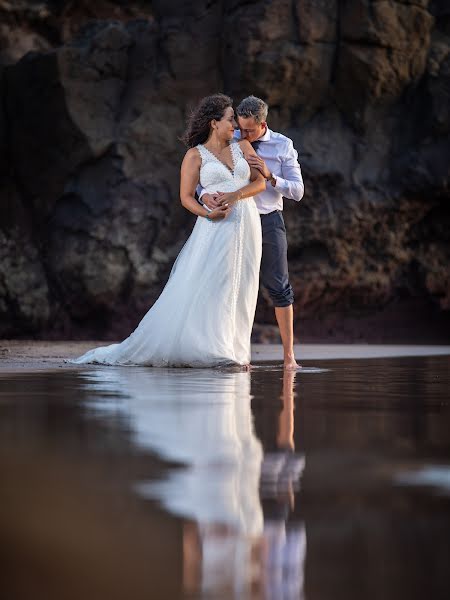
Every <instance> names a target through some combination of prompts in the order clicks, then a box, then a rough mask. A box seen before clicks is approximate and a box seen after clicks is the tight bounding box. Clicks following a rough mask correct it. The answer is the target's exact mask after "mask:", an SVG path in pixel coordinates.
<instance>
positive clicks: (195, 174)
mask: <svg viewBox="0 0 450 600" xmlns="http://www.w3.org/2000/svg"><path fill="white" fill-rule="evenodd" d="M201 164H202V161H201V158H200V154H199V153H198V151H197V150H196V149H195V148H190V149H189V150H188V151H187V152H186V154H185V156H184V159H183V162H182V163H181V176H180V200H181V204H182V205H183V206H184V208H186V209H187V210H189V211H190V212H191V213H193V214H194V215H198V216H199V217H206V216H208V217H209V218H210V219H223V218H225V217H226V215H227V211H228V206H226V205H225V204H226V203H224V205H222V206H219V207H218V208H215V209H214V210H212V211H208V210H206V208H204V207H203V206H202V205H201V204H199V203H198V202H197V200H196V199H195V190H196V188H197V185H198V181H199V176H200V167H201Z"/></svg>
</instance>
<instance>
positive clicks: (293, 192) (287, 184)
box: [275, 140, 305, 202]
mask: <svg viewBox="0 0 450 600" xmlns="http://www.w3.org/2000/svg"><path fill="white" fill-rule="evenodd" d="M281 172H282V176H280V175H275V178H276V181H277V182H276V185H275V189H276V190H277V192H279V193H280V194H282V195H283V196H284V197H285V198H290V199H291V200H295V201H296V202H299V201H300V200H301V199H302V198H303V194H304V193H305V186H304V185H303V177H302V171H301V168H300V165H299V162H298V153H297V150H296V149H295V148H294V144H293V143H292V140H287V143H286V150H285V152H284V153H283V158H282V162H281Z"/></svg>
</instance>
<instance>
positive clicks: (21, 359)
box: [0, 340, 450, 372]
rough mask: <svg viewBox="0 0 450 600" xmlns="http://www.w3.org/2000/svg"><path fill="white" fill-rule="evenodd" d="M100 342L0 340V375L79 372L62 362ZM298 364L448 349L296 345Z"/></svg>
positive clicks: (259, 349)
mask: <svg viewBox="0 0 450 600" xmlns="http://www.w3.org/2000/svg"><path fill="white" fill-rule="evenodd" d="M108 343H112V342H104V341H95V340H94V341H83V342H79V341H76V342H75V341H36V340H2V341H0V372H1V371H3V372H11V371H35V370H47V369H80V368H83V367H82V366H78V365H71V364H67V363H65V362H64V359H67V358H75V357H76V356H80V355H81V354H83V353H84V352H86V351H87V350H89V349H90V348H95V347H96V346H104V345H107V344H108ZM295 351H296V357H297V360H298V361H306V360H336V359H357V358H388V357H396V356H437V355H448V356H450V345H449V346H436V345H388V344H383V345H376V344H298V345H296V346H295ZM281 359H282V347H281V345H279V344H253V345H252V362H257V363H259V362H269V363H276V362H277V361H281Z"/></svg>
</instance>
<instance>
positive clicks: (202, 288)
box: [72, 94, 304, 370]
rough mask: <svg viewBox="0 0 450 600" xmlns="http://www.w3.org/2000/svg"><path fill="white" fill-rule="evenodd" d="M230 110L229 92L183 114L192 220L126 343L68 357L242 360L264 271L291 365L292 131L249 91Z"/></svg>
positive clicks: (298, 192)
mask: <svg viewBox="0 0 450 600" xmlns="http://www.w3.org/2000/svg"><path fill="white" fill-rule="evenodd" d="M236 113H237V114H236V115H235V112H234V110H233V106H232V100H231V98H229V97H228V96H225V95H223V94H215V95H213V96H208V97H206V98H203V100H201V102H200V103H199V105H198V106H197V108H196V109H195V110H194V112H193V113H192V114H191V115H190V117H189V120H188V124H187V128H186V131H185V133H184V136H183V140H184V142H185V143H186V145H187V146H188V148H189V150H188V151H187V152H186V155H185V157H184V159H183V163H182V165H181V181H180V198H181V203H182V205H183V206H184V207H185V208H186V209H187V210H189V211H190V212H192V213H193V214H195V215H197V217H198V218H197V221H196V223H195V226H194V229H193V231H192V233H191V235H190V237H189V238H188V240H187V241H186V243H185V245H184V246H183V248H182V250H181V252H180V254H179V255H178V257H177V259H176V261H175V263H174V265H173V267H172V271H171V273H170V277H169V280H168V282H167V284H166V286H165V288H164V290H163V291H162V293H161V295H160V296H159V298H158V300H157V301H156V302H155V304H154V305H153V306H152V307H151V309H150V310H149V311H148V312H147V314H146V315H145V316H144V317H143V319H142V320H141V322H140V323H139V325H138V327H137V328H136V329H135V331H134V332H133V333H132V334H131V335H130V336H129V337H128V338H127V339H125V340H124V341H123V342H121V343H120V344H111V345H109V346H104V347H100V348H95V349H93V350H89V351H88V352H87V353H86V354H84V355H83V356H81V357H79V358H77V359H75V360H74V361H72V362H75V363H77V364H84V363H100V364H109V365H147V366H155V367H217V366H230V365H238V366H243V367H245V366H248V365H249V364H250V336H251V330H252V327H253V320H254V317H255V310H256V301H257V296H258V288H259V279H260V270H261V282H262V284H263V285H264V286H265V287H266V289H267V290H268V292H269V294H270V296H271V298H272V301H273V304H274V306H275V315H276V319H277V322H278V326H279V329H280V334H281V339H282V342H283V350H284V367H285V368H286V369H290V370H295V369H297V368H298V365H297V363H296V361H295V357H294V351H293V309H292V304H293V301H294V294H293V291H292V287H291V286H290V284H289V277H288V264H287V240H286V230H285V227H284V221H283V215H282V209H283V196H284V197H287V198H291V199H293V200H297V201H298V200H300V199H301V198H302V196H303V189H304V188H303V180H302V175H301V170H300V166H299V163H298V161H297V152H296V151H295V149H294V147H293V144H292V141H291V140H290V139H289V138H287V137H285V136H284V135H282V134H280V133H276V132H274V131H271V130H270V129H269V128H268V126H267V123H266V119H267V113H268V106H267V104H266V103H265V102H264V101H263V100H261V99H259V98H256V97H254V96H249V97H248V98H245V99H244V100H243V101H242V102H241V103H240V104H239V106H238V107H237V109H236Z"/></svg>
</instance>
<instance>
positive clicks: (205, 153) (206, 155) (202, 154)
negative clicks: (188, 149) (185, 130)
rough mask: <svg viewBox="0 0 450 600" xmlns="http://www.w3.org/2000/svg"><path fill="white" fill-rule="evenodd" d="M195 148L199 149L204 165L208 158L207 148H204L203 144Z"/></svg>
mask: <svg viewBox="0 0 450 600" xmlns="http://www.w3.org/2000/svg"><path fill="white" fill-rule="evenodd" d="M195 147H196V148H197V150H198V153H199V154H200V157H201V159H202V163H204V162H205V160H206V159H207V158H208V152H207V151H206V148H204V147H203V146H202V144H197V145H196V146H195Z"/></svg>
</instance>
